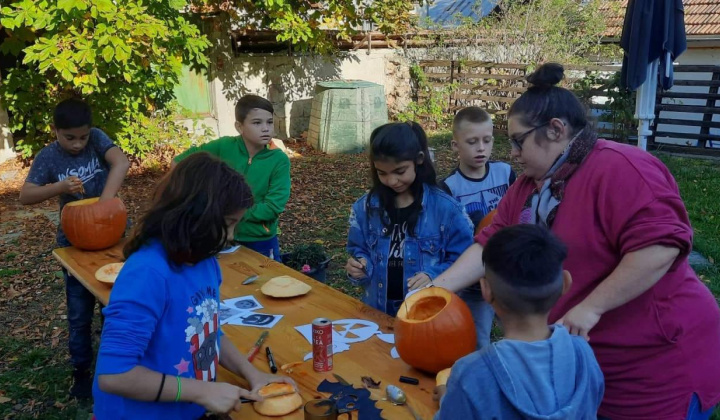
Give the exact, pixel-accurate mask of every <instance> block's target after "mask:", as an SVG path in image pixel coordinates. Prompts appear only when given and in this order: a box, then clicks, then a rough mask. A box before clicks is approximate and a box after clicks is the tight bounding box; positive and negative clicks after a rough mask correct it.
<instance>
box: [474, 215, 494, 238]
mask: <svg viewBox="0 0 720 420" xmlns="http://www.w3.org/2000/svg"><path fill="white" fill-rule="evenodd" d="M495 214H497V209H495V210H493V211H491V212H490V213H488V214H486V215H485V217H483V218H482V220H481V221H480V223H478V225H477V227H476V228H475V234H476V235H477V234H478V233H480V231H481V230H483V229H485V228H486V227H487V226H490V225H491V224H492V221H493V217H495Z"/></svg>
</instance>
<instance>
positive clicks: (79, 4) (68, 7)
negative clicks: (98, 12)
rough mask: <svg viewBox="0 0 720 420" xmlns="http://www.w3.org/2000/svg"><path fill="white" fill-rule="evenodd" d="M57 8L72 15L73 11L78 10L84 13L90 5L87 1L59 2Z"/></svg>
mask: <svg viewBox="0 0 720 420" xmlns="http://www.w3.org/2000/svg"><path fill="white" fill-rule="evenodd" d="M57 7H58V8H60V9H63V10H64V11H65V13H70V12H72V10H73V9H78V10H79V11H81V12H82V11H84V10H87V8H88V4H87V3H86V2H85V0H58V5H57Z"/></svg>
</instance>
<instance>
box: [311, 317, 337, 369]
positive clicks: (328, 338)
mask: <svg viewBox="0 0 720 420" xmlns="http://www.w3.org/2000/svg"><path fill="white" fill-rule="evenodd" d="M312 340H313V369H315V372H328V371H331V370H332V367H333V348H332V322H331V321H330V320H329V319H327V318H317V319H315V320H314V321H313V322H312Z"/></svg>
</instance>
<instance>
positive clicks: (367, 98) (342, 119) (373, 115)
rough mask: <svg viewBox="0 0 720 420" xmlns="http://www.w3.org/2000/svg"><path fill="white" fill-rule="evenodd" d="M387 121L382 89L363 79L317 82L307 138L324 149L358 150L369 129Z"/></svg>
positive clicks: (328, 150)
mask: <svg viewBox="0 0 720 420" xmlns="http://www.w3.org/2000/svg"><path fill="white" fill-rule="evenodd" d="M387 122H388V110H387V102H386V100H385V89H384V88H383V86H382V85H378V84H376V83H371V82H366V81H363V80H342V81H340V80H338V81H330V82H320V83H318V84H317V85H316V86H315V97H314V98H313V102H312V112H311V114H310V129H309V130H308V141H309V142H310V145H311V146H312V147H314V148H315V149H317V150H321V151H323V152H325V153H357V152H361V151H362V150H363V149H365V146H366V145H367V143H368V141H369V139H370V133H372V131H373V130H374V129H375V128H377V127H378V126H380V125H383V124H385V123H387Z"/></svg>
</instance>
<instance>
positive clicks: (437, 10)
mask: <svg viewBox="0 0 720 420" xmlns="http://www.w3.org/2000/svg"><path fill="white" fill-rule="evenodd" d="M499 1H500V0H435V1H433V2H432V4H429V5H425V6H422V7H421V8H420V10H419V13H418V14H419V15H420V17H423V18H425V17H427V18H430V20H432V21H433V22H434V23H436V24H439V25H442V26H444V27H452V26H457V25H458V24H459V21H458V20H457V18H458V17H461V18H470V19H473V20H478V19H479V18H481V17H485V16H487V15H488V14H490V12H492V11H493V9H494V8H495V6H496V5H497V4H498V3H499ZM478 15H479V16H478Z"/></svg>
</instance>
